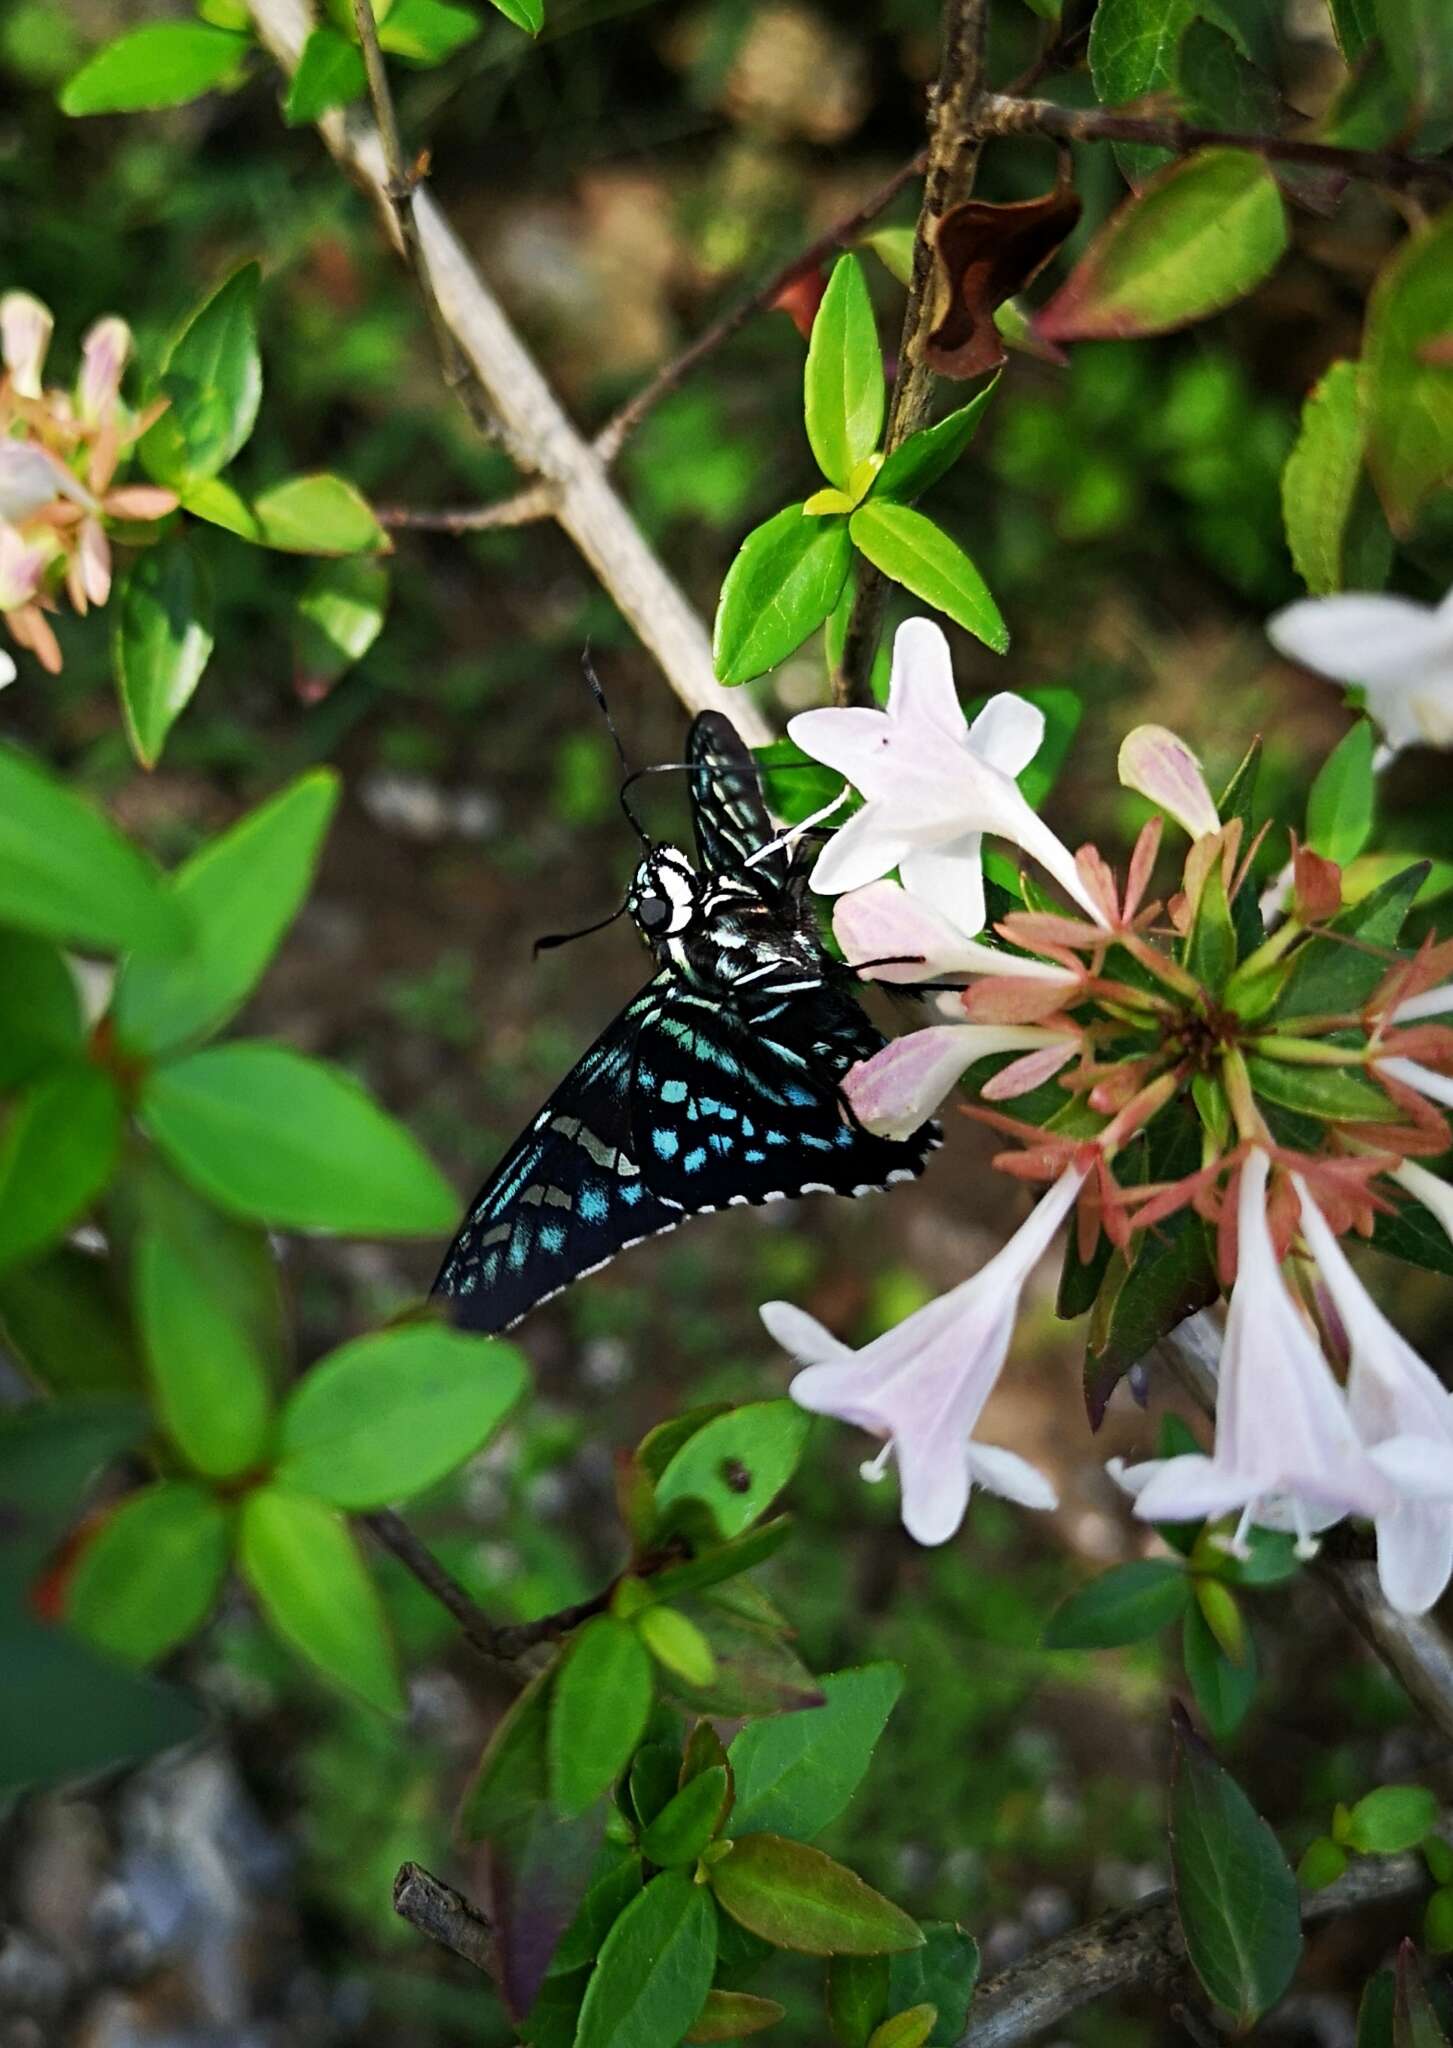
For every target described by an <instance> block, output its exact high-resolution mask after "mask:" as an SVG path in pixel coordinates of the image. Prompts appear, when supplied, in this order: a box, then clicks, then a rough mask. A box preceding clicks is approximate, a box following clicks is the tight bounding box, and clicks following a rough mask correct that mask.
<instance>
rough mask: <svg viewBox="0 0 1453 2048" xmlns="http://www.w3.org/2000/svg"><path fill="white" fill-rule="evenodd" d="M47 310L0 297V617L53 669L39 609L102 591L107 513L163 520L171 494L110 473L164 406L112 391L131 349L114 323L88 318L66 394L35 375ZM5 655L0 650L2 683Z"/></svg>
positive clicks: (95, 600) (56, 651)
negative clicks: (137, 409)
mask: <svg viewBox="0 0 1453 2048" xmlns="http://www.w3.org/2000/svg"><path fill="white" fill-rule="evenodd" d="M52 325H53V323H52V320H51V316H50V312H49V310H48V308H46V307H45V306H43V305H42V304H41V302H40V300H39V299H35V298H32V297H31V296H30V294H29V293H28V292H19V291H10V292H6V293H5V294H4V295H3V296H0V359H3V362H4V374H3V375H0V617H3V619H4V621H5V625H6V627H7V628H8V629H9V633H10V637H11V639H12V640H14V641H15V643H16V644H17V646H20V647H26V648H29V649H30V651H31V652H32V653H33V654H34V655H35V657H36V659H37V660H38V661H39V662H40V664H41V666H42V667H43V668H46V669H49V670H50V671H51V673H52V674H55V673H56V672H57V671H58V670H59V668H60V666H61V651H60V646H59V644H58V642H57V640H56V636H55V633H54V631H53V630H52V628H51V625H50V621H49V620H48V618H47V617H46V613H47V612H48V611H52V610H54V608H55V603H56V596H55V593H56V592H57V591H59V590H61V589H64V590H65V593H66V595H67V596H68V597H69V598H70V601H71V603H72V604H73V605H74V607H75V609H76V610H77V611H78V612H84V611H85V610H86V609H87V607H88V606H89V605H93V604H94V605H102V604H104V603H105V602H106V599H107V598H108V597H109V595H110V592H111V544H110V541H109V539H108V537H107V529H108V527H109V526H111V525H113V524H114V523H115V522H117V521H126V522H131V521H150V520H155V519H162V518H164V517H165V516H166V514H167V513H169V512H172V511H174V510H175V509H176V504H177V499H176V494H175V492H173V491H166V490H162V489H160V488H159V487H157V486H156V485H153V484H120V485H118V484H117V483H116V481H115V478H116V474H117V470H118V469H119V467H120V465H121V463H122V460H123V458H124V457H125V456H126V454H127V451H128V450H129V449H130V448H131V447H132V446H133V445H134V443H135V442H136V441H137V440H138V439H139V438H140V436H141V435H142V434H143V433H145V431H146V429H147V428H148V427H149V426H150V425H151V423H152V421H153V420H154V419H155V418H156V417H157V415H158V414H159V413H160V412H161V411H162V410H163V409H164V407H165V400H161V401H159V402H158V403H156V404H155V405H153V406H151V407H149V408H148V409H147V410H146V411H144V412H141V413H133V412H132V411H131V410H130V408H129V407H128V406H127V405H126V404H125V402H124V400H123V399H122V397H121V376H122V372H123V371H124V369H125V367H126V359H127V357H128V355H129V354H130V351H131V330H130V328H129V327H128V326H127V325H126V322H125V321H124V320H119V319H117V318H115V316H114V315H113V316H110V317H108V318H106V319H104V320H98V321H97V322H96V324H95V326H94V327H92V328H91V330H90V332H89V333H88V334H87V336H86V338H85V341H84V342H83V343H82V347H81V367H80V373H79V375H78V376H77V378H76V384H75V389H74V391H69V392H67V391H61V390H56V389H47V388H46V387H45V386H44V385H43V383H42V381H41V379H42V374H43V371H44V368H45V358H46V351H47V349H48V348H49V346H50V337H51V328H52ZM14 675H15V667H14V663H13V662H12V661H11V659H10V657H9V656H8V655H5V654H3V653H0V682H10V681H12V680H13V678H14Z"/></svg>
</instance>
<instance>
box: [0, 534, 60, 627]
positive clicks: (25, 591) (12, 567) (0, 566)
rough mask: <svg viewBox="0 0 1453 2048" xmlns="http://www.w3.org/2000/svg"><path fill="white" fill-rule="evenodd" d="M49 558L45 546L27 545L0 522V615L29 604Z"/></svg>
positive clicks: (47, 549) (34, 542)
mask: <svg viewBox="0 0 1453 2048" xmlns="http://www.w3.org/2000/svg"><path fill="white" fill-rule="evenodd" d="M50 556H51V548H50V546H49V545H47V544H46V543H45V542H41V541H27V540H25V539H23V538H22V536H21V535H20V534H19V533H17V532H16V530H15V528H14V527H13V526H9V525H7V524H6V523H5V521H4V520H0V612H10V611H15V610H16V609H17V608H18V607H19V606H20V605H24V604H29V603H30V601H31V599H32V598H33V597H34V596H35V594H36V592H37V591H38V590H39V589H40V581H41V578H42V576H44V574H45V569H46V564H47V562H48V561H49V560H50Z"/></svg>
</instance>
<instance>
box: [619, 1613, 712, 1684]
mask: <svg viewBox="0 0 1453 2048" xmlns="http://www.w3.org/2000/svg"><path fill="white" fill-rule="evenodd" d="M636 1633H637V1634H638V1635H639V1636H640V1638H641V1641H642V1642H643V1643H644V1644H645V1646H646V1648H647V1649H648V1650H649V1651H650V1653H651V1655H652V1656H653V1657H654V1658H655V1659H656V1662H657V1663H658V1664H660V1665H661V1666H662V1667H663V1668H664V1669H665V1670H667V1671H669V1672H670V1673H671V1675H672V1677H673V1678H679V1679H680V1680H681V1682H682V1684H683V1685H688V1686H692V1687H699V1686H709V1685H710V1684H711V1682H712V1680H713V1679H714V1678H715V1677H716V1658H715V1656H714V1655H713V1654H712V1648H711V1643H710V1641H709V1640H708V1638H707V1637H706V1636H705V1635H704V1634H703V1633H702V1631H701V1630H700V1629H699V1628H698V1627H697V1626H696V1623H695V1622H694V1621H692V1620H691V1618H690V1616H689V1615H685V1614H683V1613H682V1612H681V1611H680V1609H679V1608H676V1607H648V1608H646V1609H645V1611H644V1612H643V1613H642V1614H640V1615H638V1616H637V1618H636Z"/></svg>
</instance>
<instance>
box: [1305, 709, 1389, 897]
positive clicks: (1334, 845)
mask: <svg viewBox="0 0 1453 2048" xmlns="http://www.w3.org/2000/svg"><path fill="white" fill-rule="evenodd" d="M1372 752H1373V734H1372V723H1371V721H1370V720H1369V719H1366V718H1359V719H1358V721H1357V723H1356V725H1354V726H1353V727H1352V728H1351V730H1350V731H1348V732H1346V733H1344V734H1343V736H1342V738H1341V739H1340V740H1339V741H1338V742H1337V744H1336V746H1335V747H1334V748H1333V749H1332V751H1331V753H1330V754H1329V755H1328V756H1327V758H1326V760H1325V761H1324V762H1323V763H1322V765H1321V767H1320V768H1319V769H1318V770H1317V777H1316V780H1315V781H1314V782H1313V784H1312V788H1311V792H1310V794H1309V795H1308V797H1307V844H1308V846H1310V847H1311V849H1312V851H1313V853H1320V854H1321V855H1322V857H1323V859H1324V860H1335V861H1336V862H1337V865H1338V866H1339V867H1346V865H1347V863H1348V861H1350V860H1355V859H1356V858H1357V856H1358V854H1359V853H1361V851H1362V849H1363V847H1364V846H1366V844H1367V841H1368V838H1369V836H1370V835H1371V832H1372V806H1373V799H1374V796H1375V794H1376V783H1375V779H1374V777H1373V773H1372Z"/></svg>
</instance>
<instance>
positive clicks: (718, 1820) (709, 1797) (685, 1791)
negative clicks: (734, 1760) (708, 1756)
mask: <svg viewBox="0 0 1453 2048" xmlns="http://www.w3.org/2000/svg"><path fill="white" fill-rule="evenodd" d="M731 1795H732V1774H731V1772H730V1771H729V1770H728V1768H727V1766H726V1765H725V1764H713V1765H712V1767H711V1768H710V1770H705V1771H702V1772H701V1774H700V1775H699V1776H698V1777H695V1778H691V1779H688V1781H687V1782H686V1784H684V1785H683V1786H682V1787H681V1790H680V1791H679V1792H678V1793H676V1795H675V1797H674V1798H672V1799H671V1800H670V1801H668V1803H667V1804H666V1805H665V1806H663V1807H662V1809H661V1811H660V1812H659V1813H658V1814H657V1815H656V1818H655V1819H654V1820H653V1821H652V1822H651V1824H650V1826H649V1827H648V1828H645V1829H644V1830H643V1831H642V1834H641V1854H642V1855H643V1856H644V1857H645V1859H646V1861H647V1862H648V1863H659V1864H661V1865H662V1866H663V1867H665V1868H667V1869H669V1868H671V1867H672V1866H673V1865H679V1864H686V1863H695V1861H696V1859H697V1857H698V1856H699V1855H700V1854H701V1852H702V1850H703V1849H704V1848H705V1847H706V1845H707V1843H708V1842H710V1841H712V1840H714V1838H715V1837H716V1836H717V1835H718V1834H719V1833H720V1831H721V1827H722V1824H723V1822H724V1821H725V1819H726V1817H727V1814H728V1812H729V1811H730V1808H731Z"/></svg>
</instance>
